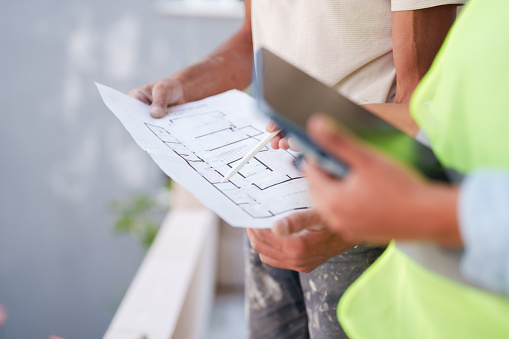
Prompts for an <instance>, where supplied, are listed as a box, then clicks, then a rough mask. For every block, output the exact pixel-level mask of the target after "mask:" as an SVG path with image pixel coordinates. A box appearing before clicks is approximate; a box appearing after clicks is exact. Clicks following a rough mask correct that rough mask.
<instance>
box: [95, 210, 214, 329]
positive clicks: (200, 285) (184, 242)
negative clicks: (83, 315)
mask: <svg viewBox="0 0 509 339" xmlns="http://www.w3.org/2000/svg"><path fill="white" fill-rule="evenodd" d="M217 234H218V219H217V217H216V216H215V215H214V214H213V213H212V212H210V211H208V210H206V209H203V208H202V209H196V208H194V209H176V210H173V211H171V212H170V213H168V215H167V217H166V219H165V221H164V222H163V224H162V226H161V229H160V231H159V233H158V235H157V237H156V239H155V241H154V243H153V245H152V247H151V248H150V250H149V251H148V253H147V255H146V257H145V259H144V260H143V263H142V265H141V266H140V268H139V270H138V272H137V274H136V276H135V278H134V280H133V282H132V283H131V286H130V287H129V289H128V291H127V293H126V295H125V297H124V299H123V300H122V303H121V304H120V307H119V309H118V310H117V312H116V314H115V316H114V318H113V321H112V322H111V324H110V326H109V328H108V330H107V332H106V334H105V336H104V338H105V339H169V338H173V339H200V338H203V337H204V336H205V331H206V330H207V328H208V326H209V317H210V314H211V310H212V306H213V301H214V286H215V274H216V273H215V272H216V250H217V248H216V247H217Z"/></svg>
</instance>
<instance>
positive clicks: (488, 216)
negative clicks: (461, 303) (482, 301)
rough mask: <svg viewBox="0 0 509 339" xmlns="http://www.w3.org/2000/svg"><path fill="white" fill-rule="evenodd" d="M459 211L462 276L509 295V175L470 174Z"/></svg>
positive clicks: (460, 200)
mask: <svg viewBox="0 0 509 339" xmlns="http://www.w3.org/2000/svg"><path fill="white" fill-rule="evenodd" d="M458 208H459V211H458V213H459V214H458V216H459V224H460V232H461V235H462V238H463V242H464V245H465V252H464V254H463V258H462V261H461V272H462V274H463V275H464V276H465V278H466V279H468V280H470V281H471V282H473V283H474V284H477V285H479V286H480V287H482V288H485V289H488V290H491V291H494V292H497V293H502V294H505V295H508V296H509V172H502V171H491V170H483V171H478V172H475V173H473V174H471V175H469V176H468V177H467V178H466V179H465V180H464V181H463V183H462V184H461V188H460V196H459V203H458Z"/></svg>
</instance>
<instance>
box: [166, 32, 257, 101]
mask: <svg viewBox="0 0 509 339" xmlns="http://www.w3.org/2000/svg"><path fill="white" fill-rule="evenodd" d="M252 54H253V44H252V39H251V30H250V27H245V25H244V26H243V27H242V28H241V29H240V30H239V31H238V32H237V33H235V34H234V35H233V36H232V37H231V38H230V39H229V40H227V41H226V42H225V43H224V44H222V45H221V46H220V47H219V48H218V49H217V50H215V51H214V52H213V53H212V54H211V55H210V56H208V57H207V58H206V59H204V60H203V61H201V62H199V63H197V64H195V65H193V66H190V67H187V68H185V69H183V70H182V71H179V72H177V73H175V74H174V75H172V76H171V77H172V78H175V79H177V80H179V81H180V83H181V84H182V88H183V99H184V102H189V101H195V100H200V99H203V98H206V97H208V96H211V95H214V94H218V93H221V92H224V91H226V90H230V89H234V88H235V89H244V88H246V87H247V86H248V85H249V83H250V80H251V67H252Z"/></svg>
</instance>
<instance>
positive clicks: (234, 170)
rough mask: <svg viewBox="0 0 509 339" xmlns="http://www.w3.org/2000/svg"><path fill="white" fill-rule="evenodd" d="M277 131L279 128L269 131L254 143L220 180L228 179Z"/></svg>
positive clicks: (276, 133)
mask: <svg viewBox="0 0 509 339" xmlns="http://www.w3.org/2000/svg"><path fill="white" fill-rule="evenodd" d="M279 132H281V130H279V131H275V132H272V133H269V134H267V135H266V136H265V138H263V139H262V140H260V142H259V143H258V144H256V146H255V147H253V149H252V150H250V151H249V152H248V153H247V154H246V155H244V157H243V158H242V159H240V161H239V162H238V163H237V165H235V166H233V167H232V169H231V170H229V171H228V173H226V175H225V176H224V178H223V180H221V182H225V181H226V180H228V179H230V178H231V177H232V176H233V175H234V174H235V173H237V172H238V171H239V170H240V169H241V168H242V166H244V165H245V164H246V163H247V162H248V161H249V160H251V159H253V157H254V156H255V155H256V154H257V153H258V152H259V151H260V150H261V149H262V148H264V147H265V145H267V143H268V142H269V141H271V140H272V138H274V137H275V136H276V135H278V133H279Z"/></svg>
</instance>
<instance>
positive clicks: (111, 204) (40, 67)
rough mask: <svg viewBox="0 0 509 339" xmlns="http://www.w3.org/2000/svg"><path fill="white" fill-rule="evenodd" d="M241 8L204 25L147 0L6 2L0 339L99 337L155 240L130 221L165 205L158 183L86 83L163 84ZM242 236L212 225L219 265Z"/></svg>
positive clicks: (0, 33)
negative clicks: (218, 241)
mask: <svg viewBox="0 0 509 339" xmlns="http://www.w3.org/2000/svg"><path fill="white" fill-rule="evenodd" d="M175 1H178V0H175ZM181 1H187V0H181ZM193 1H198V0H193ZM220 1H230V0H220ZM231 1H233V0H231ZM207 2H209V3H213V1H207ZM238 4H240V2H238V3H236V5H238ZM195 7H196V6H195ZM198 7H199V8H202V9H203V8H205V7H200V6H198ZM198 7H196V8H198ZM213 7H214V5H212V7H211V8H213ZM237 7H238V6H237ZM237 7H235V8H234V9H233V10H227V11H226V10H225V13H226V12H228V15H221V10H219V11H216V12H214V13H212V12H211V13H212V14H211V15H207V13H206V11H205V13H203V11H199V10H198V11H196V10H195V11H193V10H190V11H186V10H183V11H181V12H179V8H180V7H179V8H177V9H175V8H173V9H172V7H171V6H170V7H168V6H167V5H165V4H164V3H162V2H161V3H155V2H153V1H148V0H141V1H140V0H138V1H134V0H122V1H121V0H106V1H104V0H86V1H85V0H75V1H58V0H47V1H35V0H28V1H22V2H15V1H11V2H4V3H3V5H2V10H1V11H0V26H1V29H0V49H1V53H0V61H1V62H0V103H1V105H2V106H1V120H0V305H3V307H4V308H5V310H6V311H7V320H6V321H5V324H4V325H3V327H2V326H1V325H2V321H1V319H0V327H2V328H1V329H0V338H1V339H17V338H24V339H31V338H47V337H48V336H49V335H51V334H55V335H58V336H61V337H64V338H76V339H79V338H100V337H102V336H103V335H104V333H105V331H106V330H107V328H108V326H109V325H110V323H111V321H112V318H113V316H114V314H115V312H116V310H117V308H118V306H119V304H120V302H121V301H122V299H123V297H124V294H125V292H126V290H127V289H128V287H129V284H130V282H131V281H132V279H133V277H134V276H135V274H136V271H137V269H138V267H139V265H140V263H141V262H142V260H143V258H144V256H145V253H146V248H145V247H144V244H148V243H150V240H151V239H150V237H151V234H152V233H151V232H152V230H150V229H149V230H145V229H143V225H142V229H141V230H139V229H137V227H138V226H136V225H135V223H136V222H133V220H132V219H133V218H134V219H136V218H137V217H138V216H137V215H136V213H142V214H143V213H145V212H147V211H148V212H147V213H148V215H149V217H148V219H150V222H151V223H153V224H155V225H156V226H158V225H159V224H160V223H161V221H162V219H163V217H164V214H165V210H166V209H167V208H168V206H169V204H170V198H169V194H168V193H167V189H166V186H167V178H165V176H164V175H163V174H162V172H161V171H160V170H159V169H158V168H157V166H156V165H155V164H154V163H153V162H152V160H151V159H150V157H149V156H148V155H147V154H146V153H144V152H143V151H142V150H141V149H140V148H139V147H138V146H137V145H136V144H135V143H134V141H133V140H132V139H131V137H130V136H129V134H128V133H127V132H126V131H125V130H124V128H123V127H122V125H121V124H120V123H119V121H118V120H116V118H115V117H114V115H113V114H112V113H111V112H109V111H108V109H107V108H106V106H105V105H104V104H103V103H102V101H101V98H100V97H99V95H98V92H97V90H96V88H95V85H94V81H97V82H100V83H103V84H105V85H108V86H111V87H114V88H116V89H118V90H120V91H123V92H125V93H127V92H128V91H129V90H130V89H132V88H134V87H137V86H140V85H143V84H145V83H148V82H153V81H155V80H157V79H158V78H161V77H164V76H168V75H170V74H172V73H173V72H175V71H177V70H179V69H181V68H183V67H185V66H187V65H189V64H190V63H192V62H195V61H197V60H199V59H200V58H202V57H204V56H205V55H207V54H208V53H209V52H211V51H212V50H213V49H214V48H215V47H217V46H218V44H219V43H220V42H221V41H223V40H224V39H225V38H226V37H228V36H229V35H230V34H232V33H233V32H234V31H235V30H236V29H237V28H238V27H239V26H240V24H241V17H242V13H241V12H240V11H239V10H237V9H236V8H237ZM232 8H233V7H232ZM171 199H172V200H175V196H174V195H173V196H172V198H171ZM136 208H138V209H139V210H138V212H136V211H134V212H133V209H134V210H136ZM130 213H131V214H130ZM133 213H134V214H133ZM126 215H127V218H126ZM133 215H134V216H133ZM122 218H123V219H122ZM129 218H131V219H129ZM135 221H136V220H135ZM142 223H143V222H142ZM119 230H123V231H126V232H127V233H125V232H124V233H119V232H118V231H119ZM232 232H233V233H232ZM239 234H241V233H239V232H237V230H230V229H229V228H228V227H227V226H224V225H223V226H222V228H220V231H219V237H220V238H221V237H223V239H227V240H228V239H230V240H228V241H231V244H234V245H232V246H230V245H228V244H226V243H224V244H226V245H224V246H219V248H220V249H222V251H223V252H221V253H219V254H218V258H220V259H221V258H227V259H226V260H228V258H229V257H230V256H231V255H232V254H231V253H230V252H224V251H229V249H230V248H233V249H232V250H235V251H237V252H238V251H239V248H240V247H239V246H240V242H241V241H242V236H241V235H239ZM152 235H153V234H152ZM239 239H240V240H239ZM237 252H236V253H237ZM235 256H237V257H238V256H239V254H235ZM223 261H224V260H223ZM221 265H222V266H221ZM225 265H226V266H228V267H230V266H231V265H228V263H226V264H224V263H223V264H221V263H219V266H218V267H219V269H221V267H223V272H222V273H221V272H219V273H218V276H219V277H223V278H222V279H223V282H225V281H226V283H225V285H228V281H230V282H232V284H233V285H234V286H237V287H239V286H242V281H241V280H239V279H241V278H239V276H240V277H241V276H242V268H239V267H240V266H239V264H238V263H237V264H234V265H233V266H235V265H237V266H235V267H233V266H231V267H230V268H228V269H226V271H224V270H225V268H224V267H225ZM232 267H233V268H232ZM228 270H233V272H229V271H228ZM239 271H240V272H239ZM232 276H233V278H231V277H232ZM228 279H230V280H228ZM219 280H221V278H220V279H219ZM236 300H237V301H236V304H235V305H237V306H236V307H237V308H238V307H242V306H241V305H240V306H239V304H238V303H239V301H238V300H239V299H236ZM214 314H220V313H217V312H215V313H214ZM223 320H224V319H223ZM223 325H224V324H223ZM223 325H220V326H223ZM224 326H226V325H224ZM242 335H243V333H241V334H238V335H237V336H235V338H241V337H242ZM223 338H225V337H224V336H223Z"/></svg>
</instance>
